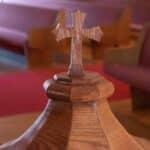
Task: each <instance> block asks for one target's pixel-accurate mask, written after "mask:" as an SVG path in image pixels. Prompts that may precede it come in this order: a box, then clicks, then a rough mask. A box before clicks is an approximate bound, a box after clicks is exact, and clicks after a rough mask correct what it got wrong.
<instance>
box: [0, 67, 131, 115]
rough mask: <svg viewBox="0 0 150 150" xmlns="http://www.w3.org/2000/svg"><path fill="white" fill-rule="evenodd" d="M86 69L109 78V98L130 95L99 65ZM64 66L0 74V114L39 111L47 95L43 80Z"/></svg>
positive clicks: (118, 98) (61, 69)
mask: <svg viewBox="0 0 150 150" xmlns="http://www.w3.org/2000/svg"><path fill="white" fill-rule="evenodd" d="M86 69H87V70H92V71H97V72H100V73H101V74H102V75H104V76H105V77H106V78H107V79H109V80H111V81H112V82H113V84H114V86H115V93H114V95H113V96H112V97H111V98H110V100H120V99H125V98H128V97H129V96H130V93H129V89H128V86H127V85H126V84H124V83H122V82H120V81H118V80H116V79H114V78H112V77H110V76H109V75H106V74H104V72H103V67H102V66H101V67H100V65H88V66H87V67H86ZM63 70H64V68H62V67H61V68H60V67H57V68H55V69H42V70H32V71H21V72H14V73H9V74H8V73H7V74H1V75H0V116H6V115H13V114H16V113H26V112H34V111H39V110H41V109H43V108H44V106H45V104H46V102H47V97H46V95H45V92H44V90H43V87H42V84H43V81H45V80H46V79H48V78H50V77H52V75H53V74H54V73H58V72H61V71H63Z"/></svg>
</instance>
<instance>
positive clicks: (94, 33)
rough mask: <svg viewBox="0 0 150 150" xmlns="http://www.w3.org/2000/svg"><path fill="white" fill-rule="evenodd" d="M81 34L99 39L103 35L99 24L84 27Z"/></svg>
mask: <svg viewBox="0 0 150 150" xmlns="http://www.w3.org/2000/svg"><path fill="white" fill-rule="evenodd" d="M82 35H83V36H84V37H86V38H89V39H93V40H95V41H98V42H99V41H100V40H101V37H102V36H103V32H102V30H101V28H100V27H99V26H97V27H93V28H90V29H84V30H83V33H82Z"/></svg>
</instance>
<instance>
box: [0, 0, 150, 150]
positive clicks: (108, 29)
mask: <svg viewBox="0 0 150 150" xmlns="http://www.w3.org/2000/svg"><path fill="white" fill-rule="evenodd" d="M78 9H79V10H81V11H83V12H85V13H86V14H87V16H86V20H85V22H84V28H90V27H93V26H99V27H100V28H101V30H102V32H103V36H102V39H101V41H100V42H95V41H93V40H90V39H83V53H82V55H83V62H84V67H85V68H86V69H87V70H92V71H96V72H98V73H100V74H102V75H104V76H105V77H106V78H107V79H109V80H110V81H112V83H113V84H114V86H115V92H114V94H113V95H112V96H111V97H110V98H109V102H110V106H111V108H112V111H113V112H114V114H115V115H116V117H117V118H118V119H119V121H120V122H121V123H122V125H123V126H124V127H125V128H126V129H127V131H128V132H129V133H131V134H133V135H134V136H138V137H142V138H144V139H145V141H144V142H145V143H147V145H149V146H148V149H150V1H149V0H0V143H4V142H6V141H8V140H11V139H13V138H16V137H17V136H18V135H20V134H21V133H22V132H23V131H24V130H25V129H26V128H27V127H28V126H29V125H30V124H31V123H32V122H33V120H34V119H35V118H36V117H37V115H38V114H39V111H41V110H42V109H43V107H44V106H45V103H46V100H47V98H46V96H45V94H44V92H43V89H42V83H43V81H44V80H45V79H47V78H48V77H50V76H52V75H53V74H54V73H56V72H61V71H64V70H65V68H66V66H68V64H69V61H70V43H71V40H70V39H69V38H67V39H64V40H62V41H60V42H57V41H56V37H55V35H54V33H53V30H54V28H56V27H57V25H58V24H60V25H62V26H67V27H71V26H72V19H71V16H70V13H71V12H74V11H75V10H78ZM20 114H23V116H20ZM23 122H26V123H23ZM6 124H7V126H6ZM16 127H17V128H16ZM12 128H15V130H13V131H12ZM148 149H147V150H148Z"/></svg>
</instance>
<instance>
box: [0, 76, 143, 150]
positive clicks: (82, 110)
mask: <svg viewBox="0 0 150 150" xmlns="http://www.w3.org/2000/svg"><path fill="white" fill-rule="evenodd" d="M63 76H64V77H63ZM91 76H92V77H91ZM93 76H95V78H93ZM62 77H63V78H62ZM68 78H69V77H67V76H66V75H65V74H61V76H60V78H59V77H58V78H56V76H55V77H54V79H52V80H50V81H47V82H46V83H45V88H46V90H47V94H48V96H50V95H51V94H52V96H54V95H56V97H57V98H56V100H55V99H54V100H49V102H48V104H47V106H46V108H45V110H44V111H43V112H42V114H41V115H40V116H39V117H38V119H37V120H36V121H35V123H34V124H33V125H32V126H31V127H30V128H29V129H28V130H27V131H26V132H25V133H24V134H23V135H22V136H21V137H19V138H18V139H16V140H14V141H11V142H8V143H6V144H4V145H2V146H1V147H0V149H1V150H5V149H7V150H9V149H10V150H17V149H19V150H24V149H28V150H34V149H35V150H40V149H41V150H49V149H50V150H82V149H86V150H95V149H97V150H120V149H122V150H126V149H128V150H142V149H144V148H143V147H142V146H141V145H140V144H138V143H137V142H136V141H135V140H134V139H133V138H132V136H130V135H129V134H128V133H127V132H126V130H125V129H124V128H123V126H122V125H121V124H120V123H119V121H118V120H117V119H116V117H115V116H114V115H113V113H112V112H111V110H110V108H109V105H108V103H107V100H106V98H107V96H109V95H110V94H111V93H112V92H113V86H112V84H111V83H110V82H107V81H106V80H105V79H104V78H103V77H98V76H97V75H96V74H91V73H88V74H87V75H85V77H83V79H82V80H81V79H80V80H78V79H73V80H72V81H71V80H68ZM73 81H75V82H73ZM68 82H69V83H68ZM48 83H49V85H48ZM85 83H86V84H85ZM87 83H88V86H87ZM82 86H83V87H82ZM91 86H92V88H93V89H94V90H95V89H96V91H97V93H95V94H94V95H93V94H92V93H93V92H95V91H93V90H89V89H91ZM56 87H57V88H56ZM60 87H61V88H60ZM62 87H63V91H64V94H62V93H61V89H62ZM68 87H70V89H69V90H66V89H68ZM84 87H85V88H84ZM87 87H88V88H87ZM72 88H73V89H72ZM74 88H75V90H74ZM86 88H87V89H86ZM58 89H59V90H58ZM79 89H80V90H81V89H84V91H87V92H83V91H82V90H81V91H80V90H79ZM56 90H57V91H56ZM101 90H102V91H101ZM50 91H53V92H50ZM68 91H69V92H71V93H72V91H73V92H75V93H76V92H77V91H78V92H77V93H78V95H75V97H76V98H74V97H73V99H72V97H69V95H68ZM101 92H102V94H101ZM71 93H70V95H72V94H71ZM77 93H76V94H77ZM85 93H86V94H85ZM98 93H99V94H98ZM57 95H59V96H57ZM86 95H88V101H87V100H86V101H85V100H84V99H83V97H86ZM90 95H91V96H90ZM95 95H96V96H95ZM61 96H62V97H61ZM80 96H81V97H80ZM65 97H67V98H68V99H65ZM58 98H60V99H61V101H60V100H59V99H58ZM95 98H97V99H96V100H94V99H95Z"/></svg>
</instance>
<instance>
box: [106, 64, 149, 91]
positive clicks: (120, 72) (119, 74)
mask: <svg viewBox="0 0 150 150" xmlns="http://www.w3.org/2000/svg"><path fill="white" fill-rule="evenodd" d="M105 72H106V73H109V74H111V75H113V76H115V77H116V78H118V79H120V80H123V81H125V82H127V83H128V84H130V85H132V86H134V87H137V88H139V89H143V90H146V91H149V92H150V70H148V69H146V68H143V67H141V66H125V65H119V64H106V65H105Z"/></svg>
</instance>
